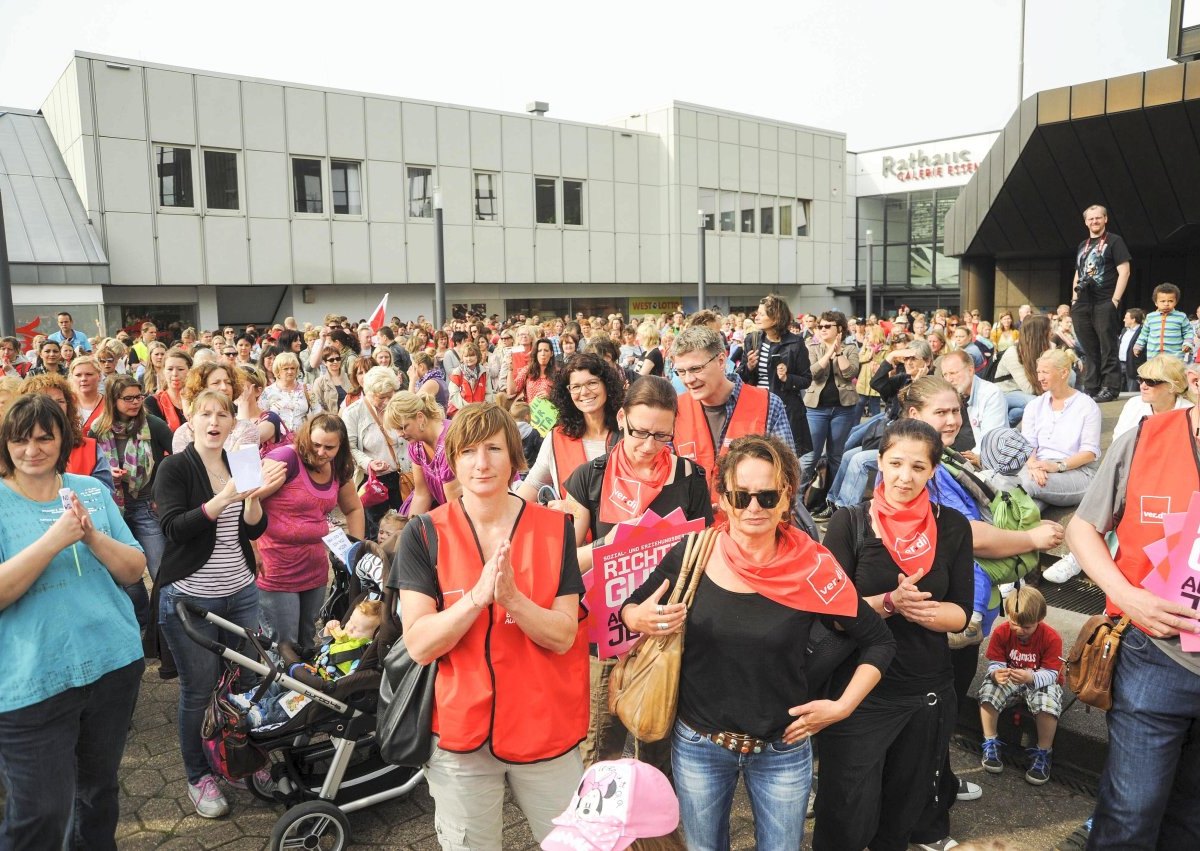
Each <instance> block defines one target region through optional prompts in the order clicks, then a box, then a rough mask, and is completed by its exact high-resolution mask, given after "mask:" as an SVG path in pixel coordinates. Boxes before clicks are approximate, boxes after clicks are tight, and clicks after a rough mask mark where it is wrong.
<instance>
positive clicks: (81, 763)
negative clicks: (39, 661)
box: [0, 659, 145, 851]
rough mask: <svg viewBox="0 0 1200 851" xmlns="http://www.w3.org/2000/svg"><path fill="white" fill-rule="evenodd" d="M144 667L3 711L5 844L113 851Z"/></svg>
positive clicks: (0, 829) (8, 848)
mask: <svg viewBox="0 0 1200 851" xmlns="http://www.w3.org/2000/svg"><path fill="white" fill-rule="evenodd" d="M144 668H145V662H143V661H142V660H141V659H138V660H137V661H136V662H133V663H131V664H129V665H126V666H125V667H123V668H118V669H117V670H115V671H110V672H108V673H107V674H104V675H103V676H101V677H100V678H99V679H98V680H96V681H95V682H94V683H91V684H90V685H86V686H79V687H77V688H71V689H67V690H66V691H64V692H60V693H59V694H56V695H54V696H53V697H49V698H46V699H45V700H43V701H41V702H39V703H35V704H33V705H32V706H25V707H22V708H21V709H14V710H12V711H11V712H3V713H0V786H3V787H4V788H5V789H7V790H8V799H7V801H6V802H5V809H4V819H3V821H0V849H3V851H18V849H21V851H24V849H30V851H32V850H33V849H55V850H56V851H57V849H62V848H71V849H76V848H79V849H87V851H95V850H97V849H98V851H109V849H113V851H115V849H116V847H117V844H116V841H115V839H114V834H115V833H116V831H117V816H118V814H119V810H118V805H117V791H118V789H117V769H118V768H119V767H120V765H121V754H122V753H123V752H124V751H125V736H126V734H127V733H128V732H129V721H130V719H131V718H132V717H133V707H134V705H135V704H136V703H137V696H138V689H139V688H140V687H141V683H142V670H143V669H144ZM68 829H70V831H71V835H70V836H68Z"/></svg>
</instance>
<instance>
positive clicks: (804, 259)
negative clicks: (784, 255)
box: [796, 239, 813, 284]
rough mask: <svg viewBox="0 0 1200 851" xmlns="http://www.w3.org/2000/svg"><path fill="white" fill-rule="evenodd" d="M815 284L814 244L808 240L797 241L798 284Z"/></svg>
mask: <svg viewBox="0 0 1200 851" xmlns="http://www.w3.org/2000/svg"><path fill="white" fill-rule="evenodd" d="M812 282H813V244H812V242H811V241H809V240H807V239H798V240H796V283H797V284H811V283H812Z"/></svg>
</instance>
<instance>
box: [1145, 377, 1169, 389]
mask: <svg viewBox="0 0 1200 851" xmlns="http://www.w3.org/2000/svg"><path fill="white" fill-rule="evenodd" d="M1138 381H1139V382H1140V383H1141V384H1145V385H1146V386H1147V387H1161V386H1162V385H1163V384H1166V383H1167V382H1166V380H1165V379H1162V378H1142V377H1141V376H1139V377H1138Z"/></svg>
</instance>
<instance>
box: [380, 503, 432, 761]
mask: <svg viewBox="0 0 1200 851" xmlns="http://www.w3.org/2000/svg"><path fill="white" fill-rule="evenodd" d="M416 519H417V521H418V524H419V528H420V531H421V538H422V539H423V540H424V541H425V549H426V551H428V552H429V555H430V564H432V565H433V566H434V571H435V572H434V576H435V581H436V576H437V573H436V570H437V543H436V539H433V543H432V545H431V543H430V541H431V539H430V536H429V535H428V533H427V528H428V524H429V518H428V517H426V516H425V515H418V517H417V518H416ZM437 607H438V610H439V611H441V609H442V593H441V590H440V589H438V590H437ZM437 665H438V663H437V660H436V659H435V660H433V661H432V662H430V663H429V664H428V665H419V664H417V662H416V661H414V660H413V658H412V656H410V655H409V652H408V647H407V646H405V644H404V637H403V636H401V637H400V638H398V639H396V643H395V644H393V645H392V648H391V650H389V651H388V654H387V658H386V659H385V660H384V662H383V677H382V679H381V680H380V683H379V703H378V707H377V715H376V720H375V740H376V742H377V743H378V745H379V753H380V756H382V757H383V759H384V760H385V761H386V762H388V763H390V764H392V765H399V766H403V767H406V768H420V767H421V766H423V765H424V764H425V763H427V762H428V761H429V757H430V755H431V754H432V753H433V697H434V686H435V683H436V681H437Z"/></svg>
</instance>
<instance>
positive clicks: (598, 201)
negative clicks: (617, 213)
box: [586, 180, 614, 233]
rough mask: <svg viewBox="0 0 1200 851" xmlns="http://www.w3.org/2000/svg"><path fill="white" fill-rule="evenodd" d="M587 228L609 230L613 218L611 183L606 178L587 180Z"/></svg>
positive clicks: (593, 230)
mask: <svg viewBox="0 0 1200 851" xmlns="http://www.w3.org/2000/svg"><path fill="white" fill-rule="evenodd" d="M587 201H588V217H587V219H586V221H587V223H588V229H589V230H590V231H592V232H593V233H595V232H596V231H608V232H611V231H612V230H613V227H614V218H613V185H612V183H610V182H609V181H607V180H589V181H588V185H587Z"/></svg>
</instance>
